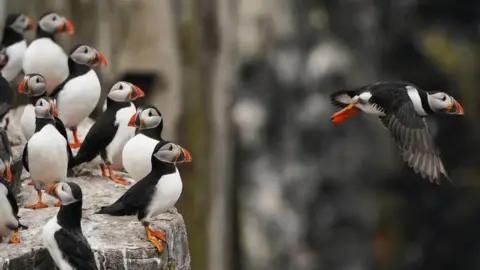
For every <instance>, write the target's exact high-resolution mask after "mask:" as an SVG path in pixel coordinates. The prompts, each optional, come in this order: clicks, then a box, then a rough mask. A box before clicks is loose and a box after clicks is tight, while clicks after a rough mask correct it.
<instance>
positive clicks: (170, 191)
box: [146, 169, 183, 219]
mask: <svg viewBox="0 0 480 270" xmlns="http://www.w3.org/2000/svg"><path fill="white" fill-rule="evenodd" d="M182 188H183V184H182V178H181V177H180V173H179V172H178V169H176V172H175V173H172V174H167V175H164V176H162V178H160V180H159V181H158V183H157V185H156V187H155V193H154V194H153V198H152V201H151V203H150V206H149V208H148V211H147V216H146V219H150V218H152V217H155V216H157V215H158V214H160V213H163V212H165V211H167V210H168V209H169V208H171V207H173V206H174V205H175V203H176V202H177V201H178V199H179V198H180V195H181V194H182Z"/></svg>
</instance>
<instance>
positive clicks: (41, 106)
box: [35, 97, 58, 119]
mask: <svg viewBox="0 0 480 270" xmlns="http://www.w3.org/2000/svg"><path fill="white" fill-rule="evenodd" d="M35 116H36V117H37V118H47V119H54V118H55V117H57V116H58V111H57V102H56V101H55V99H53V98H51V97H42V98H40V99H38V100H37V103H36V104H35Z"/></svg>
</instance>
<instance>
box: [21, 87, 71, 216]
mask: <svg viewBox="0 0 480 270" xmlns="http://www.w3.org/2000/svg"><path fill="white" fill-rule="evenodd" d="M35 114H36V116H37V117H36V127H35V134H33V136H32V138H30V140H29V141H28V142H27V144H26V145H25V148H24V150H23V166H24V167H25V169H26V170H27V171H28V172H29V173H30V176H31V178H32V180H33V184H34V187H35V190H37V196H38V201H37V203H36V204H32V205H28V206H26V208H31V209H39V208H45V207H48V206H47V205H46V204H45V203H44V202H43V201H42V191H41V190H42V188H44V187H46V186H48V185H50V184H53V183H57V182H60V181H63V180H65V179H66V178H67V169H68V168H69V167H70V166H69V165H71V164H72V159H71V158H69V152H70V151H71V149H70V150H69V148H70V146H69V145H68V141H67V138H65V135H63V134H61V132H59V131H58V129H57V127H56V125H55V116H56V115H57V107H56V104H55V100H54V99H53V98H50V97H42V98H40V99H39V100H38V101H37V103H36V104H35ZM60 205H61V202H57V204H56V205H55V206H60Z"/></svg>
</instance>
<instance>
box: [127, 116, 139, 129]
mask: <svg viewBox="0 0 480 270" xmlns="http://www.w3.org/2000/svg"><path fill="white" fill-rule="evenodd" d="M135 118H137V113H134V114H133V115H132V117H130V120H129V121H128V126H129V127H137V126H136V125H135Z"/></svg>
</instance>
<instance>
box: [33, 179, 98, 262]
mask: <svg viewBox="0 0 480 270" xmlns="http://www.w3.org/2000/svg"><path fill="white" fill-rule="evenodd" d="M46 192H47V193H48V194H49V195H51V196H53V197H55V198H57V199H59V200H60V202H61V203H62V206H61V207H60V210H59V211H58V214H57V215H56V216H54V217H53V218H52V219H50V220H49V221H48V222H47V224H46V225H45V227H43V232H42V238H43V244H44V245H45V247H46V248H47V249H48V252H49V253H50V256H51V257H52V258H53V261H54V262H55V264H56V265H57V267H58V268H59V269H61V270H64V269H65V270H66V269H78V270H80V269H84V270H96V269H98V268H97V265H96V263H95V257H94V255H93V251H92V248H91V247H90V244H89V243H88V241H87V239H86V238H85V236H84V235H83V233H82V225H81V220H82V202H83V195H82V189H81V188H80V186H78V185H77V184H75V183H73V182H62V183H57V184H53V185H50V186H48V187H47V190H46Z"/></svg>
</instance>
